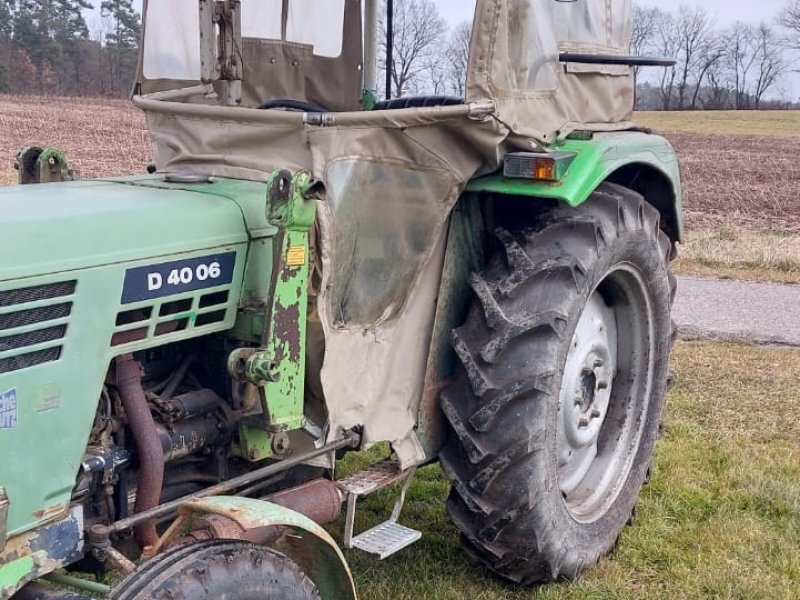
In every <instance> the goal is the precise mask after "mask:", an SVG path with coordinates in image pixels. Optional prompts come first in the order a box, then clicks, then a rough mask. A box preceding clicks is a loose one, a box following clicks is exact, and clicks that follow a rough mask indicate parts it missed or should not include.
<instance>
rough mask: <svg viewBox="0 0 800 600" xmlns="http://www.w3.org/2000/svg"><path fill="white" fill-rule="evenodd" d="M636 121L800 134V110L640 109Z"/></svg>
mask: <svg viewBox="0 0 800 600" xmlns="http://www.w3.org/2000/svg"><path fill="white" fill-rule="evenodd" d="M636 121H637V122H638V123H641V124H642V125H645V126H646V127H652V128H653V129H657V130H659V131H666V132H670V131H671V132H679V133H714V134H718V135H755V136H767V137H779V138H792V137H795V138H796V137H798V136H800V111H783V110H762V111H732V110H719V111H712V110H709V111H696V112H639V113H637V114H636Z"/></svg>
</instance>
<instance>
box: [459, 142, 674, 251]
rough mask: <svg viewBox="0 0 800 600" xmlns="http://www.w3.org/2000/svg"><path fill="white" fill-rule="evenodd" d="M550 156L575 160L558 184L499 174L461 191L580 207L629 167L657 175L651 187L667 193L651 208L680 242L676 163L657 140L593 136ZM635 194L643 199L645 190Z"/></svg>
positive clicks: (666, 144) (565, 144)
mask: <svg viewBox="0 0 800 600" xmlns="http://www.w3.org/2000/svg"><path fill="white" fill-rule="evenodd" d="M552 150H558V151H567V152H574V153H575V154H576V156H575V160H574V161H573V162H572V164H571V165H570V167H569V170H568V171H567V173H566V175H565V177H564V179H562V180H561V181H555V182H551V181H532V180H529V179H509V178H506V177H504V176H503V173H502V171H501V172H499V173H495V174H492V175H487V176H486V177H480V178H478V179H474V180H472V181H471V182H470V183H469V185H468V186H467V191H470V192H490V193H493V194H500V195H508V196H527V197H531V198H543V199H545V198H546V199H555V200H560V201H562V202H566V203H567V204H569V205H570V206H573V207H575V206H580V205H581V204H583V203H584V202H586V200H588V198H589V196H591V195H592V193H593V192H594V191H595V190H596V189H597V186H598V185H600V184H601V183H603V182H604V181H607V180H609V178H610V177H612V176H613V175H614V173H617V172H619V171H620V170H621V169H624V168H626V167H629V166H634V165H635V166H639V167H642V168H644V169H646V170H649V171H651V172H653V173H657V174H658V175H659V177H658V178H657V179H656V181H658V183H657V184H655V185H658V186H659V187H660V188H662V187H663V188H666V187H668V188H669V189H668V190H664V189H659V190H655V191H656V192H657V193H658V194H659V195H660V196H661V195H663V205H658V204H657V206H656V207H657V208H658V209H659V210H660V211H661V212H662V214H663V215H664V216H665V217H666V218H667V220H668V221H669V222H670V223H671V224H672V228H673V230H674V236H675V237H676V238H677V239H681V238H682V237H683V229H684V228H683V198H682V194H681V181H680V173H679V165H678V158H677V155H676V154H675V150H674V149H673V148H672V145H671V144H670V143H669V142H668V141H667V140H666V139H664V138H663V137H660V136H658V135H653V134H650V133H645V132H642V131H619V132H608V133H594V134H592V135H591V139H566V140H564V141H563V142H561V143H559V144H557V145H555V146H554V147H553V148H552ZM621 183H623V184H624V182H621ZM641 191H642V192H644V195H645V197H648V194H647V191H648V190H647V187H646V186H645V189H643V190H641ZM664 192H668V193H667V194H664ZM648 200H649V198H648Z"/></svg>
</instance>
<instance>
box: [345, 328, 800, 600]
mask: <svg viewBox="0 0 800 600" xmlns="http://www.w3.org/2000/svg"><path fill="white" fill-rule="evenodd" d="M673 364H674V369H675V374H676V376H677V385H676V387H675V389H674V390H673V392H672V394H671V395H670V398H669V402H668V408H667V414H666V418H665V433H664V436H663V438H662V440H661V442H660V445H659V447H658V454H657V459H656V468H655V474H654V478H653V481H652V482H651V484H650V486H649V487H648V488H646V489H645V491H644V493H643V495H642V498H641V501H640V504H639V508H638V511H637V523H636V525H635V526H634V527H631V528H628V529H627V530H626V531H625V533H624V534H623V537H622V540H621V545H620V549H619V550H618V552H617V553H616V555H615V556H613V557H612V558H610V559H608V560H605V561H603V562H602V563H601V564H600V565H599V566H598V567H596V568H595V569H594V570H592V571H590V572H589V573H588V574H587V576H586V577H584V578H583V579H582V580H581V581H579V582H578V583H576V584H572V585H566V584H559V585H552V586H546V587H543V588H539V589H532V590H526V589H515V588H513V587H510V586H507V585H504V584H502V583H499V582H498V581H496V580H495V579H493V578H492V577H491V576H489V575H488V574H487V573H486V572H485V571H484V570H483V569H481V568H480V567H477V566H476V565H475V564H474V563H473V562H472V561H471V560H470V559H469V558H468V557H467V556H466V555H465V554H464V552H463V551H462V550H461V548H460V545H459V541H458V534H457V532H456V530H455V528H454V527H453V526H452V525H451V524H450V522H449V521H448V518H447V516H446V515H445V513H444V511H443V508H442V507H443V504H444V500H445V498H446V496H447V490H448V486H447V484H446V483H445V481H444V480H443V478H442V475H441V473H440V471H439V469H438V467H427V468H426V469H424V470H423V471H422V472H421V473H420V475H419V476H418V479H417V481H416V483H415V484H414V485H413V486H412V489H411V493H410V497H409V501H408V505H407V509H406V513H405V517H404V519H403V521H404V522H405V523H406V524H407V525H409V526H411V527H415V528H417V529H420V530H422V531H423V532H424V536H423V539H422V541H420V542H419V543H418V544H416V545H415V546H412V547H411V548H409V549H408V550H406V551H404V552H402V553H400V554H398V555H397V556H395V557H392V558H390V559H388V560H387V561H385V562H383V563H378V562H375V561H374V560H373V559H372V558H369V557H366V556H363V555H361V554H359V553H356V552H351V553H349V554H348V559H349V560H350V561H351V565H352V567H353V570H354V573H355V576H356V579H357V582H358V585H359V590H360V593H361V596H362V598H363V599H364V600H371V599H374V600H386V599H388V598H391V599H397V600H405V599H407V600H419V599H448V600H450V599H452V600H456V599H465V600H466V599H469V600H502V599H523V598H525V599H541V600H567V599H574V600H578V599H595V600H606V599H619V600H622V599H625V600H628V599H629V600H636V599H641V598H654V599H655V598H676V599H681V600H693V599H701V598H702V599H719V600H728V599H730V600H734V599H737V600H745V599H746V600H759V599H763V600H796V599H797V598H800V419H797V415H798V414H800V385H798V380H797V374H798V373H800V353H798V352H795V351H790V350H776V349H769V348H754V347H749V346H742V345H737V344H715V343H709V342H681V343H679V344H678V346H677V348H676V351H675V353H674V358H673ZM351 466H352V465H351ZM392 502H393V498H392V497H391V495H390V494H388V493H382V495H376V496H374V497H370V498H368V499H367V500H365V501H364V509H363V510H362V512H361V523H360V525H361V526H362V527H366V526H368V525H371V524H375V523H377V522H379V521H380V520H382V519H384V518H386V515H387V514H388V512H390V511H391V505H392Z"/></svg>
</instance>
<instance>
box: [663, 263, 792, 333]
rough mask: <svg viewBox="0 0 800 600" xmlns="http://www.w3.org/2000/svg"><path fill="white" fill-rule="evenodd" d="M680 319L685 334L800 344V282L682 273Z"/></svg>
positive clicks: (678, 303) (678, 304)
mask: <svg viewBox="0 0 800 600" xmlns="http://www.w3.org/2000/svg"><path fill="white" fill-rule="evenodd" d="M674 318H675V321H676V322H677V323H678V329H679V330H680V333H681V335H682V336H683V337H695V336H697V337H704V338H706V337H707V338H713V339H733V340H746V341H749V342H754V343H758V344H781V345H786V346H797V347H800V285H779V284H773V283H744V282H740V281H718V280H715V279H700V278H694V277H686V278H679V280H678V297H677V299H676V300H675V309H674Z"/></svg>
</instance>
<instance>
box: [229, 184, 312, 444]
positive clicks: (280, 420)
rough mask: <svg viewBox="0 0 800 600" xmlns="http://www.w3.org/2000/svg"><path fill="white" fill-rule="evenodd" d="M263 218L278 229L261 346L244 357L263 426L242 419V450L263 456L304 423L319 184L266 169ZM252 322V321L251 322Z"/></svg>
mask: <svg viewBox="0 0 800 600" xmlns="http://www.w3.org/2000/svg"><path fill="white" fill-rule="evenodd" d="M267 189H268V190H269V192H268V202H269V204H268V220H269V222H270V224H271V225H272V226H274V227H276V228H277V229H278V234H277V236H276V243H275V250H276V254H277V260H276V261H275V263H276V264H275V268H274V271H273V273H272V287H271V293H270V295H269V300H268V303H267V306H268V308H267V317H266V318H264V319H263V322H264V324H265V328H264V331H263V336H262V339H261V343H262V350H260V351H258V352H256V353H254V354H253V355H252V356H250V357H249V359H248V361H247V367H246V371H245V377H246V378H247V380H249V381H250V382H252V383H254V384H255V385H257V386H258V387H259V391H260V394H261V400H262V409H263V412H264V415H265V423H264V424H263V429H262V428H261V427H257V426H254V425H253V423H252V422H250V423H249V424H246V425H243V426H242V428H241V432H240V433H241V438H242V445H243V448H242V450H243V455H244V456H246V457H247V458H249V459H250V460H263V459H264V458H269V457H270V456H272V455H273V453H274V452H275V448H274V444H273V441H274V436H275V435H276V434H279V433H283V432H288V431H294V430H297V429H301V428H303V427H304V426H305V423H306V422H305V417H304V414H303V407H304V391H305V346H306V318H307V316H308V277H309V258H310V257H309V238H308V234H309V231H310V229H311V227H312V226H313V224H314V218H315V216H316V202H317V200H318V197H319V194H320V192H321V191H322V188H321V186H320V184H319V183H318V182H317V181H315V180H314V179H313V178H312V177H311V175H310V174H309V173H307V172H305V171H300V172H298V173H295V174H294V175H291V174H290V173H289V172H288V171H284V170H280V171H275V172H274V173H272V175H271V176H270V178H269V180H268V184H267ZM251 328H252V326H251Z"/></svg>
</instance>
